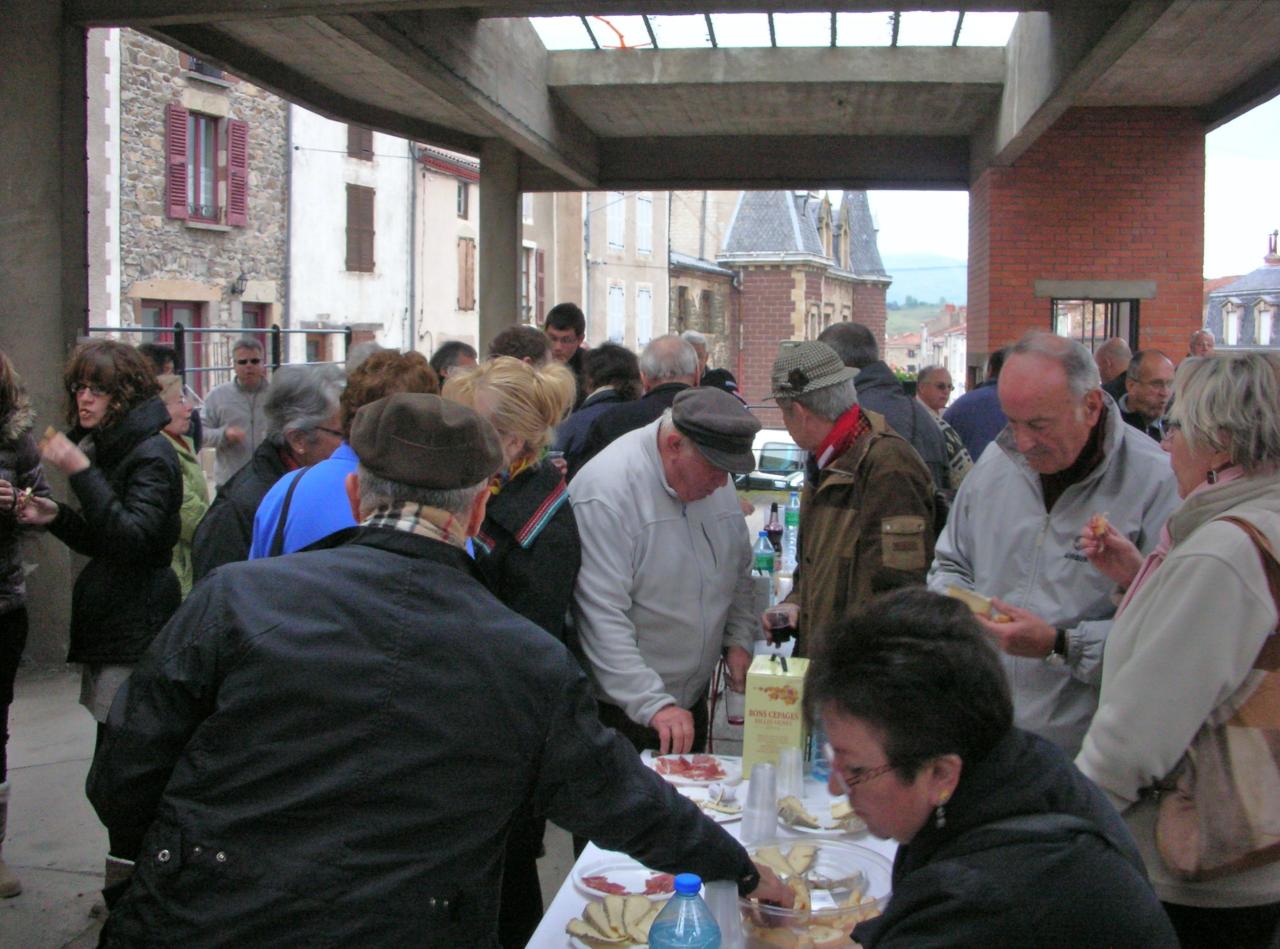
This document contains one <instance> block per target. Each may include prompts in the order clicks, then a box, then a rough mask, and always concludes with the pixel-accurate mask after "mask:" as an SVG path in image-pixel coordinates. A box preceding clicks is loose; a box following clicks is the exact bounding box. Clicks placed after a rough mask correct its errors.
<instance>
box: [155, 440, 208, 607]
mask: <svg viewBox="0 0 1280 949" xmlns="http://www.w3.org/2000/svg"><path fill="white" fill-rule="evenodd" d="M165 435H166V436H167V437H168V439H169V441H170V442H172V443H173V448H174V451H176V452H177V453H178V467H179V468H181V469H182V530H181V532H180V533H179V534H178V543H177V544H175V545H174V548H173V562H172V564H171V566H172V567H173V572H174V573H176V574H177V575H178V583H179V584H181V586H182V596H183V598H184V599H185V598H186V596H187V594H188V593H190V592H191V538H192V537H194V536H195V533H196V525H197V524H199V523H200V519H201V518H202V517H204V512H205V511H207V510H209V485H208V482H206V481H205V478H204V469H203V468H201V467H200V459H199V457H198V456H197V455H196V453H195V451H194V450H193V448H192V444H191V439H189V438H187V437H186V436H185V435H183V436H179V437H177V438H174V437H173V436H172V435H170V434H169V433H168V432H165Z"/></svg>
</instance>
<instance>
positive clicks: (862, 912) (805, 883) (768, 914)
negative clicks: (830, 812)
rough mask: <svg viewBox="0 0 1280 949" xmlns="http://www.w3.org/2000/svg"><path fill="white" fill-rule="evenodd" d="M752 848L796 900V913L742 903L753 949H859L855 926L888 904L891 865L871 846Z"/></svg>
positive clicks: (770, 844) (794, 843) (818, 841)
mask: <svg viewBox="0 0 1280 949" xmlns="http://www.w3.org/2000/svg"><path fill="white" fill-rule="evenodd" d="M747 849H748V851H749V852H750V854H751V857H752V859H753V860H755V861H757V862H758V863H763V864H765V865H766V866H768V867H769V868H771V869H772V870H773V871H774V872H775V873H777V874H778V876H779V877H781V878H782V880H783V882H785V883H786V884H787V885H788V886H790V887H791V889H792V891H793V892H794V893H795V895H796V901H795V906H794V907H792V908H791V909H783V908H781V907H776V906H767V905H763V904H761V903H757V902H756V901H754V900H750V899H747V898H745V897H744V898H743V899H742V900H741V901H740V903H739V905H740V906H741V907H742V924H743V932H744V933H745V934H746V938H747V947H748V949H778V947H784V949H801V947H804V949H847V947H850V946H853V945H854V942H853V940H852V939H851V938H850V936H849V934H850V933H851V932H852V931H853V927H854V926H856V925H858V923H860V922H862V921H863V920H864V919H871V918H872V917H875V916H879V915H880V913H881V912H883V910H884V907H885V905H886V904H887V903H888V902H889V893H890V890H891V888H892V869H893V867H892V864H891V863H890V862H889V859H888V858H887V857H885V856H883V855H881V854H879V853H877V852H876V851H874V850H872V849H871V848H870V847H864V846H861V845H859V844H853V843H846V842H845V841H843V840H828V839H825V838H815V839H811V840H771V841H761V842H760V843H758V844H756V845H755V846H754V847H749V848H747Z"/></svg>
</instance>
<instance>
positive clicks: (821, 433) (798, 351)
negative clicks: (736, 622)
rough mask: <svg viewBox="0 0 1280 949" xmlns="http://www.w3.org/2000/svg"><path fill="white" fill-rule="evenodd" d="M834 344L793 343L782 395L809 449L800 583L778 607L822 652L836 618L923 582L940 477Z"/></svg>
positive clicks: (801, 638) (780, 361)
mask: <svg viewBox="0 0 1280 949" xmlns="http://www.w3.org/2000/svg"><path fill="white" fill-rule="evenodd" d="M856 374H857V370H854V369H849V368H846V367H845V365H844V364H843V363H842V362H841V361H840V357H839V356H837V355H836V353H835V350H833V349H832V348H831V347H830V346H828V345H827V344H826V343H821V342H804V343H784V344H783V349H782V352H781V353H780V354H779V356H778V358H777V360H776V361H775V362H774V364H773V398H775V399H777V401H778V408H779V409H781V411H782V418H783V421H784V422H785V423H786V426H787V431H789V432H790V433H791V437H792V438H794V439H795V440H796V444H797V445H799V446H800V447H801V448H803V449H805V450H806V451H808V453H809V456H808V460H807V464H806V473H805V487H804V493H803V494H802V495H801V499H800V541H799V550H798V553H797V561H798V563H797V566H796V573H795V577H794V584H793V586H792V590H791V593H790V595H788V597H787V599H786V600H785V601H784V602H783V603H782V604H780V605H779V606H778V607H776V609H782V610H786V611H787V612H788V613H789V614H790V619H791V625H793V626H795V627H796V628H797V629H798V630H799V634H798V641H797V643H796V655H800V656H811V655H813V654H814V653H815V652H817V651H818V649H819V646H820V643H821V640H822V636H823V634H824V632H825V631H826V629H827V628H828V627H829V626H830V625H831V623H832V622H833V621H835V620H836V619H839V618H840V617H841V616H843V615H844V614H845V613H847V612H848V611H850V610H852V609H853V608H855V607H857V606H860V605H862V604H863V603H864V602H865V601H867V600H869V599H870V598H871V597H873V596H875V595H876V594H877V593H881V592H883V591H885V590H891V589H893V588H895V587H899V586H905V585H909V584H914V583H923V582H924V579H925V573H926V571H927V570H928V567H929V563H930V561H932V559H933V541H934V537H933V479H932V476H931V475H930V474H929V469H928V468H926V467H925V464H924V462H923V461H922V460H921V459H920V456H919V454H917V453H916V450H915V449H914V448H912V447H911V445H910V443H909V442H907V441H906V440H904V439H903V438H902V437H901V436H899V435H897V434H896V433H895V432H894V431H893V430H892V429H891V428H889V426H888V425H887V424H886V423H885V420H884V417H883V416H881V415H878V414H877V413H875V412H869V411H866V410H864V409H862V408H861V407H860V406H859V405H858V394H857V390H856V389H855V388H854V384H853V377H854V376H855V375H856Z"/></svg>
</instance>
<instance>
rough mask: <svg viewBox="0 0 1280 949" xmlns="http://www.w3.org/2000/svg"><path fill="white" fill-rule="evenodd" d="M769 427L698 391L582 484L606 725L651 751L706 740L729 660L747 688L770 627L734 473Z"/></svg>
mask: <svg viewBox="0 0 1280 949" xmlns="http://www.w3.org/2000/svg"><path fill="white" fill-rule="evenodd" d="M759 429H760V423H759V422H758V421H756V419H755V417H754V416H752V414H751V413H750V412H748V411H747V409H746V407H745V406H743V405H742V403H741V402H739V401H738V400H737V399H735V398H734V397H733V396H731V395H729V393H727V392H725V391H724V390H723V389H712V388H697V389H685V390H684V391H683V392H680V393H679V394H678V395H676V397H675V400H674V401H673V402H672V404H671V408H670V410H668V412H666V413H665V414H664V415H663V416H662V417H661V418H660V419H658V420H657V421H655V422H652V423H650V424H649V425H646V426H645V427H644V428H640V429H636V430H635V431H632V432H628V433H627V434H625V435H623V436H622V437H620V438H618V439H617V440H615V441H614V442H613V443H611V444H610V445H609V446H608V447H607V448H605V450H604V451H602V452H601V453H600V454H598V455H597V456H596V457H595V458H593V459H591V461H589V462H587V464H586V465H585V466H584V467H583V468H582V470H581V471H580V472H579V473H578V475H577V477H575V478H574V479H573V481H571V482H569V497H570V498H571V499H572V501H573V513H574V516H575V517H576V518H577V520H578V533H579V535H580V537H581V539H582V568H581V569H580V570H579V571H578V580H577V586H576V588H575V590H574V603H573V614H574V618H575V620H576V622H577V628H578V636H579V638H580V640H581V642H582V650H583V652H584V653H585V655H586V658H587V661H588V666H589V671H590V673H591V678H592V679H593V680H594V682H595V685H596V694H597V696H598V698H599V700H600V717H601V719H602V720H603V721H604V723H605V724H606V725H610V726H612V727H613V728H616V729H617V730H618V731H620V732H622V734H624V735H625V736H627V737H628V738H630V739H631V741H632V743H633V744H634V745H635V746H636V747H637V748H652V749H654V750H656V751H659V752H660V753H663V754H666V753H668V752H676V753H684V752H687V751H690V750H694V751H697V750H701V749H702V748H703V747H704V746H705V743H706V732H707V709H706V695H707V685H708V683H709V682H710V681H711V673H712V671H713V670H714V669H715V666H716V662H717V661H718V660H719V659H720V655H721V653H722V651H724V652H727V663H728V668H729V679H730V687H731V688H733V689H734V690H735V691H739V692H740V691H742V689H743V686H744V685H745V679H746V671H747V666H748V665H750V661H751V653H750V649H751V646H752V639H753V636H754V629H755V625H756V621H755V618H754V616H753V614H752V608H751V604H752V595H751V542H750V539H749V537H748V534H747V524H746V521H745V520H744V518H743V516H742V510H741V508H739V506H738V497H737V492H736V491H735V490H734V487H733V482H732V481H731V480H730V478H729V473H730V472H742V473H746V472H749V471H752V470H754V468H755V457H754V455H753V454H752V451H751V443H752V440H753V439H754V437H755V433H756V432H757V431H759Z"/></svg>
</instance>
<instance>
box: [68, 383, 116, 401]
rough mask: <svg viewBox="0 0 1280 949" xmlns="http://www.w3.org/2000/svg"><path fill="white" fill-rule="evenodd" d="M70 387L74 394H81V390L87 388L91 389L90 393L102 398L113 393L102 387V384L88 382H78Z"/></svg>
mask: <svg viewBox="0 0 1280 949" xmlns="http://www.w3.org/2000/svg"><path fill="white" fill-rule="evenodd" d="M68 388H69V389H70V390H71V395H72V396H79V395H80V393H81V392H83V391H85V389H88V390H89V394H90V395H93V396H97V397H98V398H100V399H101V398H105V397H106V396H109V395H110V394H111V393H110V392H108V391H107V390H106V389H104V388H102V386H95V385H90V384H89V383H87V382H77V383H75V384H74V385H72V386H69V387H68Z"/></svg>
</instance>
